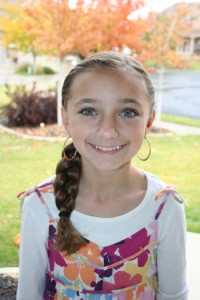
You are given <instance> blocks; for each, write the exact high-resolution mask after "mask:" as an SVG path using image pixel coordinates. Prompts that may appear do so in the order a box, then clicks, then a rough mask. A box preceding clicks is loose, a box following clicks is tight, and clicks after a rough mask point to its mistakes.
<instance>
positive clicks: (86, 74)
mask: <svg viewBox="0 0 200 300" xmlns="http://www.w3.org/2000/svg"><path fill="white" fill-rule="evenodd" d="M95 89H102V90H101V91H102V93H103V92H104V91H106V90H109V89H115V90H116V92H120V90H124V89H126V90H127V92H128V91H129V92H131V91H136V90H137V91H140V92H141V93H143V94H145V96H147V95H148V92H147V87H146V84H145V80H144V79H143V77H142V75H141V74H140V73H139V72H137V71H136V70H127V69H108V68H94V69H90V70H86V71H83V72H81V73H80V74H78V75H76V77H75V78H74V80H73V83H72V85H71V89H70V90H71V93H70V94H71V96H72V95H74V94H75V93H78V92H82V93H83V92H89V91H92V90H95Z"/></svg>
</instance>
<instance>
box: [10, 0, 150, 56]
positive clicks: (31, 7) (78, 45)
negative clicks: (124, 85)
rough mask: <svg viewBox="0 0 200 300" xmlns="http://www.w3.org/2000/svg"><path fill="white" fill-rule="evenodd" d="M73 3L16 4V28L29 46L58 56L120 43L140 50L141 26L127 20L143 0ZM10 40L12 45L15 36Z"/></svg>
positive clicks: (41, 1) (116, 46)
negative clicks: (18, 8)
mask: <svg viewBox="0 0 200 300" xmlns="http://www.w3.org/2000/svg"><path fill="white" fill-rule="evenodd" d="M75 3H76V4H75V5H73V6H72V1H70V0H60V1H54V0H38V1H27V2H25V3H24V4H23V6H22V5H21V6H20V11H21V12H22V17H21V20H23V22H22V23H21V25H20V26H18V28H19V31H23V32H24V33H26V35H24V39H27V41H28V43H30V44H31V48H33V49H34V50H36V51H37V52H39V53H45V54H51V55H55V56H58V57H60V58H61V59H63V58H64V57H65V56H66V55H67V54H69V53H79V54H81V55H83V56H88V55H89V54H91V52H96V51H103V50H111V49H123V47H124V46H128V47H130V48H131V49H133V50H134V51H135V50H137V51H138V50H140V49H141V43H140V40H141V34H142V33H143V32H144V30H143V28H144V27H143V26H141V24H139V21H138V22H137V21H136V20H135V21H133V20H130V15H131V14H132V13H133V12H134V11H135V10H136V9H138V8H139V7H141V6H142V5H143V4H144V1H143V0H139V1H138V0H115V1H111V0H101V1H100V0H95V1H84V0H77V1H76V2H75ZM13 6H14V5H13ZM16 14H17V12H16ZM18 19H19V18H18ZM10 24H12V22H11V19H10ZM7 28H9V27H7ZM13 30H14V29H11V30H10V32H11V31H12V32H13ZM14 34H15V33H14ZM6 35H8V30H7V31H6ZM30 37H31V39H30ZM13 42H14V44H16V43H17V39H13V40H12V43H13ZM8 44H9V43H8ZM19 48H20V47H19ZM26 50H29V48H27V49H26Z"/></svg>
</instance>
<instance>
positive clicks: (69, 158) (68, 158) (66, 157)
mask: <svg viewBox="0 0 200 300" xmlns="http://www.w3.org/2000/svg"><path fill="white" fill-rule="evenodd" d="M70 138H71V136H68V138H67V139H66V141H65V142H64V145H63V158H65V159H66V160H68V161H70V160H72V159H73V158H74V157H75V156H76V154H77V150H75V153H74V154H73V155H72V157H68V156H67V155H66V153H65V147H66V144H67V142H68V140H69V139H70Z"/></svg>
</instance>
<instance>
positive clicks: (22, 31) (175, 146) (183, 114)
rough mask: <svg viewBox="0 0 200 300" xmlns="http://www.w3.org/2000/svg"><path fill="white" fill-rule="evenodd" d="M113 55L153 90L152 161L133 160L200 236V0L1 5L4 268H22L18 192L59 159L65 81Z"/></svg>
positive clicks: (0, 253)
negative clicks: (137, 69)
mask: <svg viewBox="0 0 200 300" xmlns="http://www.w3.org/2000/svg"><path fill="white" fill-rule="evenodd" d="M109 50H113V51H120V52H124V53H127V54H129V55H132V56H134V57H135V58H136V59H137V60H139V61H140V62H141V63H142V64H143V65H144V66H145V68H146V69H147V71H148V72H149V74H150V76H151V78H152V81H153V84H154V86H155V90H156V110H157V118H156V122H155V126H154V127H153V129H152V132H151V142H152V144H153V150H152V157H151V159H150V160H149V161H148V162H146V164H145V166H144V165H143V164H141V162H139V161H137V159H134V162H135V163H136V164H137V165H138V166H139V167H141V168H143V167H144V168H146V169H147V170H149V172H152V173H155V174H156V175H158V176H159V177H160V178H161V179H163V180H165V181H167V182H168V183H169V184H172V185H175V186H177V188H178V189H179V190H180V192H181V193H182V194H183V196H184V198H185V199H186V201H185V203H186V206H185V207H186V217H187V229H188V231H190V232H195V233H200V218H199V216H200V201H199V194H200V171H199V165H200V0H199V1H189V0H188V1H175V0H174V1H169V0H168V1H159V0H135V1H134V0H94V1H92V0H77V1H76V0H70V1H68V0H35V1H33V0H27V1H25V0H24V1H14V0H13V1H2V0H1V1H0V130H1V131H0V167H1V177H0V188H1V199H0V217H1V220H2V224H1V228H0V267H17V266H18V251H19V249H18V246H19V244H20V238H19V236H18V233H19V232H20V223H21V215H20V212H19V201H18V200H16V195H17V194H18V193H19V192H21V191H23V190H26V189H28V188H30V187H32V186H34V185H36V184H38V183H39V182H40V181H42V180H44V179H45V178H47V177H48V176H51V175H52V174H54V170H55V166H56V164H57V161H58V160H59V157H60V152H61V149H62V143H63V141H64V139H65V131H64V129H63V126H62V122H61V118H60V113H59V112H60V105H61V104H60V101H61V100H60V95H61V94H60V90H61V86H62V82H63V80H64V77H65V76H66V74H67V73H68V72H69V70H70V69H71V68H72V67H73V66H74V65H76V64H77V63H78V62H79V61H80V60H82V59H84V58H85V57H88V56H90V55H91V54H93V53H96V52H100V51H109ZM9 299H11V298H9ZM193 299H195V298H193Z"/></svg>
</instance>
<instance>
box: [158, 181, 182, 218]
mask: <svg viewBox="0 0 200 300" xmlns="http://www.w3.org/2000/svg"><path fill="white" fill-rule="evenodd" d="M162 196H163V199H162V202H161V204H160V205H159V207H158V210H157V212H156V214H155V218H154V219H155V220H157V219H158V218H159V216H160V214H161V212H162V210H163V208H164V206H165V204H166V202H167V200H168V199H169V197H170V196H172V197H173V199H175V200H176V201H177V202H179V203H183V198H182V197H181V196H180V195H179V194H178V192H177V190H176V188H175V187H173V186H166V188H165V189H163V190H161V191H160V192H158V193H157V194H156V196H155V201H158V200H159V199H160V198H161V197H162Z"/></svg>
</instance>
